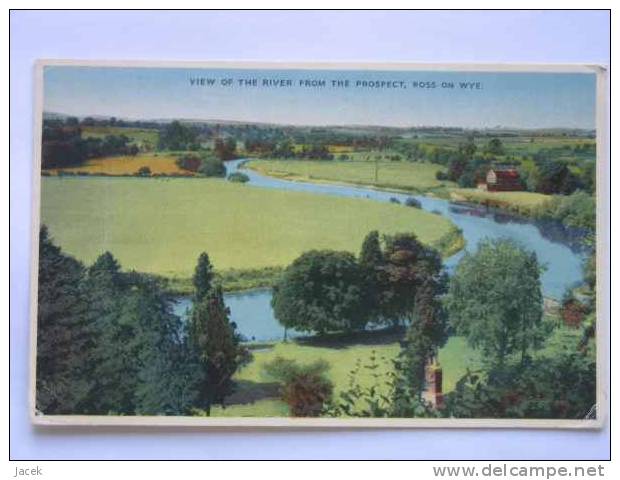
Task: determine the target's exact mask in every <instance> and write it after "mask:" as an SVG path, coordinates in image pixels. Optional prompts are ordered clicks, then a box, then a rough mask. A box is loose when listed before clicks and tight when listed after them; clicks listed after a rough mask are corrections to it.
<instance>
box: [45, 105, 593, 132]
mask: <svg viewBox="0 0 620 480" xmlns="http://www.w3.org/2000/svg"><path fill="white" fill-rule="evenodd" d="M43 115H44V116H45V115H50V116H57V117H67V118H68V117H75V118H78V119H79V120H83V119H85V118H93V119H94V120H110V119H112V118H115V119H116V120H120V121H124V122H154V123H162V124H163V123H168V122H174V121H178V122H194V123H223V124H231V125H269V126H278V127H295V128H315V127H316V128H329V127H334V128H347V127H350V128H391V129H395V130H415V129H430V128H444V129H460V130H532V131H534V130H580V131H584V132H596V128H585V127H565V126H550V127H513V126H508V125H497V126H494V127H487V126H485V127H463V126H459V125H385V124H361V123H360V124H354V123H346V124H345V123H343V124H327V123H326V124H316V123H314V124H310V123H305V124H303V123H300V124H296V123H277V122H266V121H259V120H236V119H230V118H227V119H225V118H182V117H158V118H145V117H143V118H138V117H121V116H118V115H89V114H86V115H72V114H68V113H63V112H50V111H46V110H44V111H43Z"/></svg>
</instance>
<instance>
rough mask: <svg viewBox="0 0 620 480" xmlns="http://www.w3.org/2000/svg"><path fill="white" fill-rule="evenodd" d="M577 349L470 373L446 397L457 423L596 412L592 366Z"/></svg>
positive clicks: (589, 358)
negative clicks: (481, 419)
mask: <svg viewBox="0 0 620 480" xmlns="http://www.w3.org/2000/svg"><path fill="white" fill-rule="evenodd" d="M577 348H578V346H577V345H572V351H571V350H568V349H567V350H565V351H563V352H561V353H559V354H557V355H556V356H543V357H537V358H535V359H532V358H528V359H527V360H526V361H525V362H517V363H513V364H510V365H507V366H505V367H503V368H492V369H491V370H489V371H486V372H470V373H468V374H467V375H465V376H464V377H463V378H462V379H461V380H459V382H458V383H457V385H456V388H455V390H454V392H451V393H450V394H448V395H447V397H446V415H448V416H452V417H457V418H573V419H582V418H586V417H589V416H591V415H592V414H593V413H595V410H593V407H595V404H596V361H595V358H594V356H593V355H588V354H584V353H581V352H579V351H578V350H577Z"/></svg>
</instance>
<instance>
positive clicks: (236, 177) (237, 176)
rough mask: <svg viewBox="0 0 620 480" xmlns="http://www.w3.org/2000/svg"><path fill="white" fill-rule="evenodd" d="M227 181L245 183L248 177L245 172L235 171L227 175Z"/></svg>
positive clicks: (248, 179)
mask: <svg viewBox="0 0 620 480" xmlns="http://www.w3.org/2000/svg"><path fill="white" fill-rule="evenodd" d="M228 181H229V182H235V183H246V182H249V181H250V177H248V176H247V175H246V174H245V173H241V172H235V173H231V174H230V175H228Z"/></svg>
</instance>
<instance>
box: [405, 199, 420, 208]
mask: <svg viewBox="0 0 620 480" xmlns="http://www.w3.org/2000/svg"><path fill="white" fill-rule="evenodd" d="M405 205H407V206H408V207H413V208H422V203H420V200H418V199H417V198H414V197H409V198H408V199H407V200H405Z"/></svg>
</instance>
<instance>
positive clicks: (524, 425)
mask: <svg viewBox="0 0 620 480" xmlns="http://www.w3.org/2000/svg"><path fill="white" fill-rule="evenodd" d="M49 66H77V67H130V68H205V69H224V68H229V69H245V70H251V69H254V70H273V69H281V70H313V71H316V70H345V71H346V70H381V71H455V72H498V73H509V72H513V73H516V72H524V73H525V72H529V73H536V72H539V73H594V74H596V76H597V83H596V145H597V148H596V163H597V232H596V249H597V250H596V252H597V259H596V262H597V272H596V275H597V309H596V349H597V361H596V369H597V405H596V408H597V418H596V419H583V420H578V419H576V420H569V419H558V420H553V419H492V418H489V419H461V418H459V419H448V418H441V419H425V418H350V419H349V418H346V419H344V418H293V417H189V416H105V415H92V416H90V415H43V414H37V412H36V358H37V352H36V348H37V345H36V344H37V342H36V339H37V321H36V319H37V294H38V269H39V238H38V233H39V225H40V214H41V211H40V203H41V195H40V194H41V175H40V171H41V140H42V125H43V95H44V91H43V88H44V82H43V70H44V68H45V67H49ZM34 86H35V92H34V98H35V102H34V122H35V124H34V170H33V174H32V231H31V244H32V249H31V254H32V258H31V264H30V265H31V270H30V388H29V401H30V405H29V412H30V419H31V422H32V424H33V425H35V426H38V427H66V426H74V427H76V428H77V427H97V426H111V427H119V428H122V427H134V428H135V427H187V428H207V429H219V430H221V429H225V430H231V429H282V428H293V429H360V428H362V429H367V428H373V429H377V428H378V429H403V428H404V429H413V428H450V429H454V428H465V429H470V428H493V429H498V428H499V429H515V428H518V429H558V428H559V429H579V430H584V429H589V430H592V429H600V428H602V427H603V425H604V424H605V422H607V419H608V412H607V405H608V392H609V387H608V385H606V383H607V372H608V358H609V356H608V355H609V352H608V349H607V342H604V341H602V339H603V338H605V339H608V338H609V318H610V312H608V311H604V310H603V309H604V307H605V304H606V302H607V301H608V299H609V293H610V292H609V291H607V290H606V289H605V288H602V287H603V285H604V282H605V279H606V275H607V273H608V272H609V264H608V263H606V260H607V259H608V253H609V246H608V244H607V236H608V233H609V232H608V226H609V224H608V220H609V217H608V213H609V212H607V211H606V208H602V207H603V206H606V203H604V202H605V201H606V200H607V198H608V192H607V191H606V189H607V182H606V180H607V177H606V175H607V172H608V171H609V164H608V158H607V157H608V156H607V142H608V115H607V113H608V112H607V108H608V102H607V99H608V69H607V67H606V66H603V65H595V64H542V63H541V64H536V63H527V64H517V63H493V64H491V63H478V64H477V63H471V64H469V63H410V62H389V63H359V62H254V61H248V62H245V61H209V62H202V61H141V60H65V59H42V60H38V61H37V62H36V65H35V82H34ZM602 214H604V215H605V217H604V218H603V215H602ZM603 313H605V315H606V318H601V317H602V316H603Z"/></svg>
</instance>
